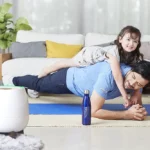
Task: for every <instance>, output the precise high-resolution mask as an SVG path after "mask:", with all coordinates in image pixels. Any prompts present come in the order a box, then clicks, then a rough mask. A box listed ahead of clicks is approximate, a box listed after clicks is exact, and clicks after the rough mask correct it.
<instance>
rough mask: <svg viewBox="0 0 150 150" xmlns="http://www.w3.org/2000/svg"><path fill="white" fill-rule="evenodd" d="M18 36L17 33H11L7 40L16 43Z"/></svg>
mask: <svg viewBox="0 0 150 150" xmlns="http://www.w3.org/2000/svg"><path fill="white" fill-rule="evenodd" d="M16 34H17V33H14V32H9V36H8V38H7V40H8V41H11V42H15V41H16Z"/></svg>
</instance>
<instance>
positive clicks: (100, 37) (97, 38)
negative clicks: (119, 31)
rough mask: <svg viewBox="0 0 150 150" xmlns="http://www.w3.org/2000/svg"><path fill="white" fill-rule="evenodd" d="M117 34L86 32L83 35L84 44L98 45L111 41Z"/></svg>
mask: <svg viewBox="0 0 150 150" xmlns="http://www.w3.org/2000/svg"><path fill="white" fill-rule="evenodd" d="M116 37H117V35H108V34H99V33H87V34H86V36H85V46H92V45H100V44H104V43H109V42H112V41H114V40H115V39H116Z"/></svg>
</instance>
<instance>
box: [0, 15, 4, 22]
mask: <svg viewBox="0 0 150 150" xmlns="http://www.w3.org/2000/svg"><path fill="white" fill-rule="evenodd" d="M0 22H4V14H2V13H0Z"/></svg>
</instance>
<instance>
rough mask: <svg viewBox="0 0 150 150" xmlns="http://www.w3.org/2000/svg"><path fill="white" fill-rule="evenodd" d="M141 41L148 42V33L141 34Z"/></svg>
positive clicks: (149, 36)
mask: <svg viewBox="0 0 150 150" xmlns="http://www.w3.org/2000/svg"><path fill="white" fill-rule="evenodd" d="M141 41H142V42H150V35H143V36H142V38H141Z"/></svg>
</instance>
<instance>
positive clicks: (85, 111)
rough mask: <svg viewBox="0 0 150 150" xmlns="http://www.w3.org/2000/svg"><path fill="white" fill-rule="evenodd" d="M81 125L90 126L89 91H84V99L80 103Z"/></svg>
mask: <svg viewBox="0 0 150 150" xmlns="http://www.w3.org/2000/svg"><path fill="white" fill-rule="evenodd" d="M82 124H83V125H90V124H91V101H90V97H89V90H85V91H84V97H83V102H82Z"/></svg>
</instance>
